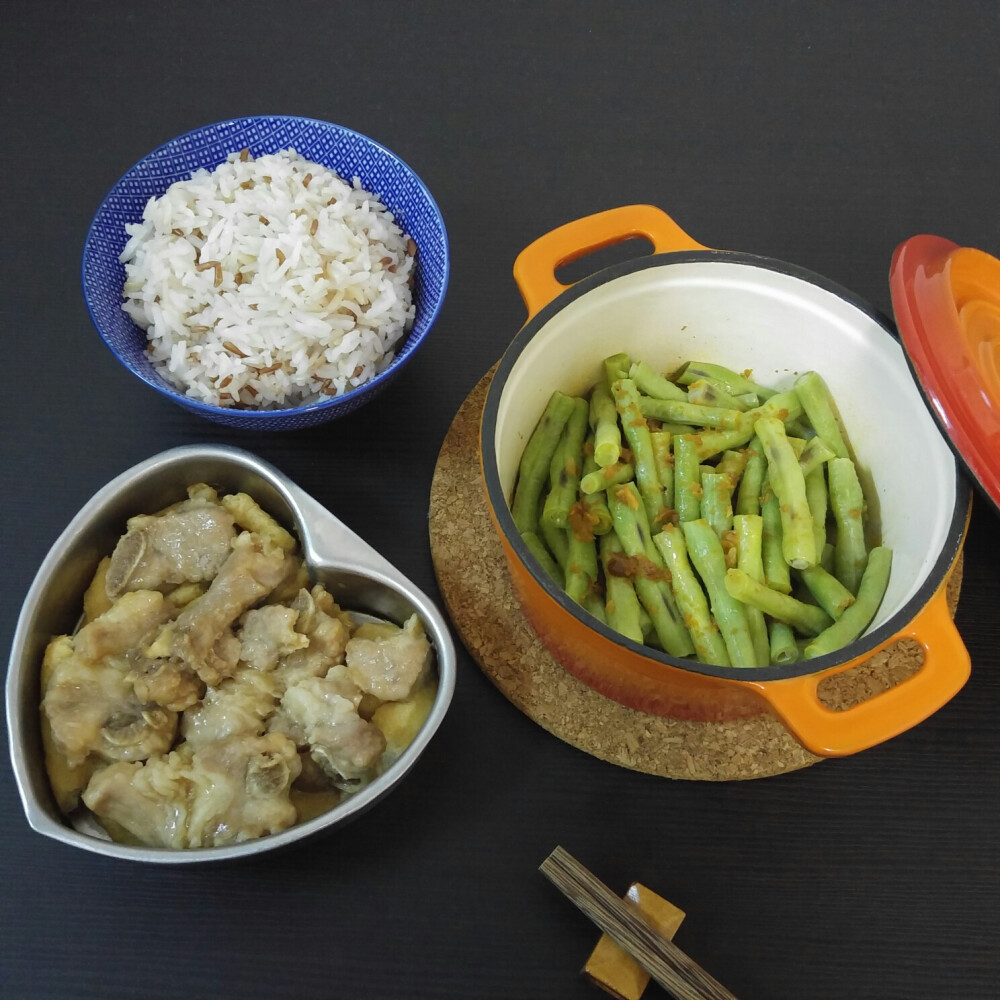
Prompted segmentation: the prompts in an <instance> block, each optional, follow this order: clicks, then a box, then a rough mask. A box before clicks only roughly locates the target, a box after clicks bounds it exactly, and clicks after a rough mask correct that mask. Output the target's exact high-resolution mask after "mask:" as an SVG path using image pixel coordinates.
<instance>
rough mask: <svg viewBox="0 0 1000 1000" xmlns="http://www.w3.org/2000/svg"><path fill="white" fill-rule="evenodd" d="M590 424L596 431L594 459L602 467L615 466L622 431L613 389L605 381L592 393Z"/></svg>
mask: <svg viewBox="0 0 1000 1000" xmlns="http://www.w3.org/2000/svg"><path fill="white" fill-rule="evenodd" d="M590 426H591V429H592V430H593V432H594V460H595V461H596V462H597V464H598V465H599V466H600V467H601V468H602V469H607V468H609V467H611V466H614V465H615V464H616V463H617V462H618V460H619V458H620V457H621V453H622V432H621V428H620V427H619V426H618V409H617V407H616V406H615V401H614V400H613V399H612V398H611V389H610V388H609V386H607V385H606V384H605V383H604V382H598V383H597V385H595V386H594V389H593V391H592V392H591V394H590ZM590 492H591V493H593V492H594V491H593V490H591V491H590Z"/></svg>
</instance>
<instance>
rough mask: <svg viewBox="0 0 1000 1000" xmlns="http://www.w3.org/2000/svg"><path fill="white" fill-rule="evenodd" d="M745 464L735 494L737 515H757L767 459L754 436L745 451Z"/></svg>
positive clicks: (761, 446) (758, 440)
mask: <svg viewBox="0 0 1000 1000" xmlns="http://www.w3.org/2000/svg"><path fill="white" fill-rule="evenodd" d="M746 455H747V464H746V468H744V470H743V478H742V479H741V480H740V484H739V491H738V492H737V494H736V513H737V514H759V513H760V494H761V491H762V489H763V486H764V474H765V473H766V472H767V459H766V458H764V446H763V445H762V444H761V443H760V438H758V437H757V436H756V435H754V437H753V440H751V442H750V445H749V447H748V448H747V449H746Z"/></svg>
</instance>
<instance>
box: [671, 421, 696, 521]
mask: <svg viewBox="0 0 1000 1000" xmlns="http://www.w3.org/2000/svg"><path fill="white" fill-rule="evenodd" d="M696 441H697V437H696V435H691V434H681V435H680V437H675V438H674V507H675V508H676V509H677V516H678V518H679V519H680V520H681V521H695V520H697V519H698V518H699V517H701V475H700V473H699V471H698V446H697V443H696Z"/></svg>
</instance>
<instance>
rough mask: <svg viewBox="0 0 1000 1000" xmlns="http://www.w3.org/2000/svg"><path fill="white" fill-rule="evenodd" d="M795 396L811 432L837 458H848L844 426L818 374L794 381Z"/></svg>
mask: <svg viewBox="0 0 1000 1000" xmlns="http://www.w3.org/2000/svg"><path fill="white" fill-rule="evenodd" d="M795 395H796V396H798V397H799V402H800V403H801V404H802V409H803V410H805V411H806V416H808V417H809V422H810V423H811V424H812V426H813V430H815V431H816V433H817V434H818V435H819V436H820V437H821V438H822V439H823V440H824V441H825V442H826V443H827V445H828V446H829V447H831V448H832V449H833V451H834V453H835V454H836V455H837V457H838V458H850V455H851V451H850V447H849V444H848V440H847V435H846V433H845V432H844V425H843V422H842V421H841V419H840V415H839V414H838V413H837V411H836V409H835V407H834V403H833V399H832V397H831V396H830V390H829V389H828V388H827V385H826V382H824V381H823V377H822V376H821V375H820V374H819V373H818V372H805V373H804V374H802V375H800V376H799V377H798V378H797V379H796V380H795Z"/></svg>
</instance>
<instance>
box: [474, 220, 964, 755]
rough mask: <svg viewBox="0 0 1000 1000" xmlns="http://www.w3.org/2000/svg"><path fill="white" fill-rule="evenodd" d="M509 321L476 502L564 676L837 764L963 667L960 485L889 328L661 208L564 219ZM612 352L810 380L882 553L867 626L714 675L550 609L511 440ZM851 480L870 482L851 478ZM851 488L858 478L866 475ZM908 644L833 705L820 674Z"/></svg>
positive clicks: (809, 279) (663, 363) (523, 273)
mask: <svg viewBox="0 0 1000 1000" xmlns="http://www.w3.org/2000/svg"><path fill="white" fill-rule="evenodd" d="M635 237H645V238H646V239H647V240H649V241H650V242H651V243H652V245H653V250H654V252H653V253H652V254H651V255H648V256H645V257H639V258H636V259H633V260H629V261H627V262H626V263H623V264H618V265H615V266H613V267H610V268H607V269H605V270H602V271H599V272H597V273H596V274H592V275H590V276H589V277H587V278H585V279H583V280H582V281H580V282H577V283H576V284H574V285H572V286H567V285H564V284H562V283H561V282H559V281H558V280H557V278H556V276H555V275H556V271H557V269H558V268H559V267H562V266H563V265H565V264H567V263H570V262H571V261H573V260H576V259H577V258H580V257H583V256H585V255H586V254H589V253H592V252H594V251H595V250H599V249H601V248H604V247H608V246H611V245H613V244H615V243H619V242H621V241H623V240H626V239H630V238H635ZM514 277H515V280H516V282H517V284H518V287H519V289H520V291H521V294H522V297H523V298H524V301H525V304H526V306H527V308H528V320H527V322H526V324H525V326H524V327H523V328H522V329H521V331H520V332H519V333H518V334H517V336H516V337H515V338H514V340H513V341H512V343H511V345H510V347H509V348H508V349H507V351H506V352H505V353H504V355H503V357H502V358H501V361H500V363H499V366H498V368H497V372H496V374H495V376H494V378H493V381H492V383H491V386H490V389H489V393H488V396H487V400H486V404H485V407H484V411H483V418H482V426H481V438H480V447H481V459H482V470H483V479H484V483H485V489H486V494H487V498H488V503H489V508H490V511H491V514H492V516H493V519H494V523H495V526H496V530H497V531H498V533H499V536H500V539H501V542H502V544H503V550H504V553H505V555H506V559H507V565H508V568H509V570H510V574H511V578H512V581H513V585H514V588H515V591H516V593H517V595H518V598H519V601H520V603H521V606H522V608H523V610H524V613H525V615H526V617H527V618H528V620H529V621H530V623H531V625H532V627H533V628H534V629H535V631H536V632H537V634H538V636H539V638H540V639H541V641H542V642H543V643H544V644H545V646H546V647H547V648H548V650H549V651H550V652H551V653H552V655H553V656H554V657H555V658H556V659H557V660H558V662H559V663H560V664H562V665H563V666H564V667H565V668H566V669H567V670H568V671H570V672H571V673H572V674H574V675H575V676H576V677H578V678H579V679H580V680H581V681H583V682H584V683H586V684H587V685H589V686H590V687H592V688H594V689H595V690H597V691H599V692H601V693H602V694H604V695H606V696H607V697H609V698H612V699H614V700H615V701H618V702H620V703H622V704H624V705H627V706H630V707H633V708H636V709H639V710H640V711H644V712H648V713H652V714H657V715H664V716H671V717H674V718H681V719H695V720H704V721H721V720H726V719H737V718H740V717H745V716H750V715H755V714H759V713H760V712H761V711H764V710H770V711H772V712H774V713H775V714H776V715H777V716H778V717H779V718H780V719H781V720H782V721H783V722H784V724H785V725H786V726H787V728H788V729H789V730H790V731H791V732H792V734H793V735H794V736H795V737H796V738H797V739H798V740H799V741H800V742H801V743H802V744H803V745H804V746H805V747H806V748H807V749H809V750H810V751H812V752H813V753H816V754H820V755H825V756H842V755H846V754H851V753H855V752H857V751H860V750H863V749H866V748H868V747H871V746H873V745H875V744H877V743H879V742H882V741H883V740H886V739H889V738H890V737H892V736H895V735H897V734H899V733H901V732H903V731H904V730H906V729H908V728H910V727H912V726H914V725H916V724H917V723H919V722H921V721H922V720H923V719H925V718H927V717H928V716H929V715H931V714H932V713H933V712H935V711H936V710H937V709H938V708H940V707H941V706H942V705H943V704H945V703H946V702H947V701H948V700H949V699H950V698H952V697H953V696H954V695H955V693H956V692H957V691H958V690H959V689H960V688H961V687H962V685H963V684H964V683H965V681H966V679H967V678H968V675H969V656H968V653H967V651H966V649H965V646H964V645H963V643H962V640H961V637H960V636H959V634H958V632H957V630H956V628H955V625H954V623H953V621H952V619H951V616H950V614H949V612H948V608H947V603H946V599H945V588H946V585H947V581H948V578H949V576H950V574H951V572H952V570H953V568H954V564H955V560H956V558H957V557H958V555H959V553H960V551H961V546H962V542H963V539H964V535H965V530H966V528H967V524H968V514H969V509H970V508H969V503H970V491H969V487H968V485H967V484H966V482H965V480H964V479H963V478H962V477H961V476H960V475H959V473H958V469H957V466H956V462H955V459H954V456H953V455H952V453H951V451H950V450H949V448H948V446H947V444H946V442H945V441H944V439H943V438H942V437H941V435H940V433H939V431H938V430H937V428H936V426H935V424H934V421H933V419H932V418H931V416H930V414H929V412H928V410H927V407H926V406H925V404H924V402H923V400H922V399H921V397H920V394H919V392H918V390H917V388H916V386H915V385H914V383H913V380H912V378H911V376H910V374H909V369H908V367H907V362H906V358H905V355H904V353H903V351H902V349H901V348H900V346H899V343H898V342H897V340H896V339H895V337H894V335H893V333H892V330H891V327H890V324H889V323H888V321H887V320H885V319H884V318H883V317H882V316H880V315H879V314H878V313H877V312H875V311H874V310H873V309H872V308H871V307H870V306H868V305H866V304H865V303H864V302H862V301H860V300H859V299H857V298H856V297H854V296H853V295H851V294H850V293H849V292H847V291H846V290H844V289H842V288H840V287H839V286H837V285H836V284H834V283H833V282H830V281H828V280H827V279H825V278H822V277H820V276H819V275H815V274H813V273H812V272H809V271H806V270H804V269H802V268H799V267H797V266H795V265H791V264H786V263H783V262H780V261H775V260H771V259H769V258H763V257H758V256H754V255H750V254H741V253H733V252H729V251H717V250H710V249H708V248H706V247H703V246H701V245H700V244H698V243H697V242H695V241H694V240H693V239H691V237H690V236H688V235H687V234H686V233H684V232H683V231H682V230H681V229H680V228H679V227H678V226H677V224H676V223H675V222H674V221H673V220H672V219H671V218H670V217H669V216H667V215H665V214H664V213H663V212H662V211H660V210H659V209H657V208H654V207H652V206H648V205H639V206H626V207H624V208H619V209H612V210H610V211H607V212H602V213H599V214H597V215H593V216H588V217H587V218H584V219H580V220H577V221H575V222H571V223H569V224H567V225H565V226H562V227H560V228H559V229H556V230H554V231H552V232H550V233H548V234H547V235H545V236H543V237H541V238H540V239H538V240H536V241H535V242H534V243H532V244H531V245H530V246H528V247H527V248H526V249H525V250H524V251H523V252H522V253H521V254H520V255H519V257H518V258H517V261H516V263H515V266H514ZM620 351H624V352H626V353H628V354H629V355H630V356H631V357H632V358H634V359H640V358H641V359H643V360H645V361H648V362H649V363H650V364H653V365H654V366H655V367H656V368H657V369H658V370H660V371H670V370H672V369H674V368H676V367H678V366H679V365H680V364H681V363H683V362H684V361H686V360H697V361H712V362H716V363H718V364H722V365H726V366H727V367H730V368H733V369H735V370H737V371H742V370H744V369H747V368H751V369H753V371H754V377H755V378H756V379H757V380H758V381H759V382H761V383H763V384H765V385H770V386H772V387H776V388H784V387H787V386H790V385H791V384H792V382H793V381H794V377H795V374H796V373H798V372H801V371H806V370H810V369H815V370H817V371H820V373H821V374H822V375H823V376H824V378H825V379H826V381H827V383H828V384H829V385H830V387H831V390H832V392H833V396H834V398H835V400H836V401H837V404H838V406H839V408H840V410H841V413H842V415H843V417H844V420H845V423H846V426H847V428H848V431H849V433H850V435H851V438H852V444H853V445H854V448H855V450H856V452H857V456H858V463H859V469H860V470H861V471H862V481H863V482H865V485H866V498H867V502H868V505H869V510H870V514H871V516H872V517H873V519H875V520H876V521H878V520H879V517H881V536H882V541H883V544H886V545H888V546H889V547H890V548H892V550H893V569H892V574H891V578H890V583H889V589H888V591H887V593H886V597H885V599H884V600H883V602H882V607H881V608H880V610H879V612H878V614H877V615H876V617H875V620H874V621H873V623H872V624H871V625H870V626H869V629H868V631H867V632H866V633H865V634H864V635H863V636H862V637H861V638H860V639H858V640H857V641H856V642H854V643H852V644H851V645H850V646H848V647H846V648H844V649H842V650H840V651H838V652H836V653H832V654H828V655H825V656H822V657H816V658H815V659H812V660H804V661H800V662H797V663H792V664H787V665H781V666H778V665H772V666H769V667H760V668H750V669H748V668H733V667H717V666H713V665H709V664H704V663H699V662H696V661H694V660H688V659H681V658H677V657H671V656H668V655H666V654H664V653H662V652H660V651H658V650H656V649H653V648H650V647H648V646H644V645H641V644H639V643H636V642H634V641H632V640H630V639H627V638H625V637H623V636H622V635H620V634H619V633H617V632H615V631H613V630H612V629H610V628H608V627H607V626H606V625H604V624H603V623H601V622H599V621H598V620H597V619H595V618H593V617H592V616H591V615H589V614H588V613H587V612H586V611H584V610H583V609H582V608H581V607H580V606H579V605H577V604H576V603H575V602H573V601H572V600H570V599H569V598H568V597H567V596H566V594H565V593H563V592H562V591H561V590H560V589H559V587H558V586H557V585H556V584H554V583H553V582H552V581H551V580H550V579H549V577H548V576H547V575H546V574H545V573H544V571H543V570H541V568H540V567H539V566H538V565H537V563H536V562H535V560H534V558H533V557H532V556H531V554H530V552H529V551H528V549H527V547H526V546H525V544H524V543H523V541H522V540H521V538H520V536H519V534H518V532H517V529H516V528H515V526H514V521H513V518H512V517H511V514H510V509H509V506H508V503H509V500H510V498H511V494H512V491H513V487H514V481H515V479H516V474H517V464H518V462H519V460H520V455H521V452H522V450H523V448H524V445H525V443H526V441H527V439H528V437H529V436H530V434H531V431H532V430H533V429H534V426H535V424H536V422H537V420H538V418H539V416H540V415H541V412H542V410H543V409H544V406H545V403H546V402H547V400H548V397H549V395H550V394H551V393H552V391H553V390H555V389H561V390H562V391H564V392H567V393H571V394H583V393H584V392H586V391H587V389H588V388H589V387H590V386H591V385H593V383H594V382H595V381H596V380H597V378H598V373H599V370H600V363H601V361H602V359H603V358H605V357H607V356H608V355H611V354H615V353H618V352H620ZM865 473H870V477H866V475H865ZM866 478H867V482H866ZM906 637H908V638H911V639H914V640H915V641H916V642H917V643H919V644H920V646H921V647H922V648H923V654H924V657H923V663H922V666H921V667H920V669H919V670H918V671H916V673H915V674H914V675H913V676H912V677H910V678H909V679H908V680H906V681H904V682H903V683H901V684H899V685H897V686H896V687H894V688H891V689H890V690H887V691H885V692H883V693H881V694H879V695H877V696H875V697H873V698H870V699H869V700H867V701H864V702H862V703H861V704H859V705H857V706H854V707H852V708H849V709H847V710H845V711H832V710H830V709H828V708H826V707H825V706H824V705H823V703H822V702H821V701H820V699H819V695H818V687H819V685H820V683H821V681H822V680H823V679H824V678H826V677H829V676H831V675H834V674H837V673H840V672H842V671H844V670H847V669H849V668H850V667H852V666H855V665H856V664H858V663H860V662H862V661H863V660H865V659H867V658H868V657H870V656H871V655H872V654H873V653H875V652H877V651H878V650H880V649H883V648H885V647H886V646H888V645H889V644H891V643H893V642H895V641H896V640H898V639H901V638H906Z"/></svg>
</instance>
